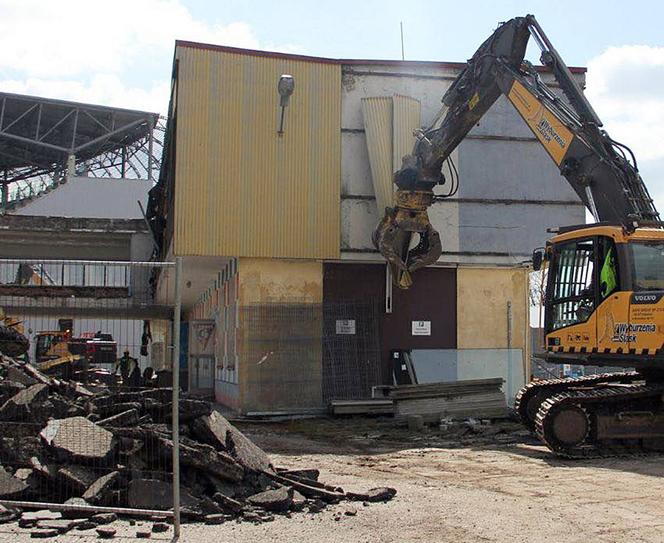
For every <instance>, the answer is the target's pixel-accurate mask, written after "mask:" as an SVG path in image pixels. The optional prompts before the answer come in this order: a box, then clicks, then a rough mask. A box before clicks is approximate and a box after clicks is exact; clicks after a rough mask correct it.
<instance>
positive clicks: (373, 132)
mask: <svg viewBox="0 0 664 543" xmlns="http://www.w3.org/2000/svg"><path fill="white" fill-rule="evenodd" d="M362 118H363V120H364V130H365V133H366V138H367V150H368V153H369V163H370V165H371V177H372V180H373V187H374V194H375V195H376V205H377V207H378V214H379V216H381V217H382V215H383V210H384V209H385V207H387V206H392V205H393V201H392V200H393V194H394V183H393V182H392V178H393V174H394V172H395V171H397V170H398V169H399V168H400V167H401V159H402V158H403V156H404V155H406V154H409V153H410V152H411V151H412V150H413V145H414V143H415V137H414V136H413V130H415V129H419V128H420V127H421V126H420V102H419V100H415V99H414V98H410V97H408V96H401V95H398V94H397V95H395V96H376V97H369V98H362Z"/></svg>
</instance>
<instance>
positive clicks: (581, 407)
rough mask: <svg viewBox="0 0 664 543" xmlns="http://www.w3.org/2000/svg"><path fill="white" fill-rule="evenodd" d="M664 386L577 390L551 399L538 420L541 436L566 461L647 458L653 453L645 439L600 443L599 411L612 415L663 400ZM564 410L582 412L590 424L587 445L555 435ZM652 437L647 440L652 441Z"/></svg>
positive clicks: (585, 442) (539, 414)
mask: <svg viewBox="0 0 664 543" xmlns="http://www.w3.org/2000/svg"><path fill="white" fill-rule="evenodd" d="M662 394H664V383H658V384H653V385H631V386H627V387H625V386H621V387H611V386H608V387H605V388H597V389H581V388H580V389H576V390H567V391H565V392H562V393H559V394H556V395H555V396H552V397H549V398H547V399H546V400H544V402H542V405H541V407H540V409H539V411H538V413H537V416H536V418H535V430H536V433H537V436H538V437H539V438H540V439H541V440H542V442H544V443H545V444H546V445H547V447H549V449H551V451H553V452H554V453H555V454H556V455H558V456H562V457H565V458H595V457H607V456H623V455H632V454H646V453H650V452H652V449H647V448H644V446H643V441H642V439H628V440H610V441H606V442H604V441H598V440H597V439H596V435H595V428H594V424H595V414H596V412H597V411H598V410H600V409H601V410H604V411H607V410H608V411H611V407H615V406H618V405H624V404H626V403H631V404H632V405H634V404H635V402H636V403H638V402H647V401H649V400H652V399H656V398H661V396H662ZM562 409H570V410H576V411H577V412H579V411H582V412H583V413H585V414H586V417H587V420H588V425H589V426H588V432H587V436H586V438H585V439H584V440H583V442H581V443H579V444H576V445H573V446H570V445H566V444H565V443H563V442H561V441H560V440H559V439H557V438H556V435H555V432H554V430H555V429H554V421H555V415H556V414H557V413H559V412H560V411H561V410H562ZM648 437H649V436H643V438H648Z"/></svg>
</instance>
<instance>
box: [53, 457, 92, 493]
mask: <svg viewBox="0 0 664 543" xmlns="http://www.w3.org/2000/svg"><path fill="white" fill-rule="evenodd" d="M58 479H59V480H60V481H61V482H62V484H63V485H64V488H65V489H67V491H68V493H69V494H71V493H74V494H78V495H82V494H83V493H84V492H85V491H86V490H87V489H88V488H89V487H90V486H91V485H92V483H94V482H95V481H96V480H97V479H98V476H97V474H96V473H95V472H94V470H93V469H91V468H88V467H85V466H79V465H77V464H71V465H67V466H63V467H61V468H60V469H59V470H58Z"/></svg>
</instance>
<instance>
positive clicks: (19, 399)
mask: <svg viewBox="0 0 664 543" xmlns="http://www.w3.org/2000/svg"><path fill="white" fill-rule="evenodd" d="M47 396H48V387H47V386H46V385H44V384H41V383H38V384H36V385H32V386H29V387H28V388H26V389H24V390H21V391H19V392H17V393H16V394H15V395H14V396H12V397H11V398H9V400H7V401H6V402H5V403H4V404H3V405H2V407H0V420H4V421H15V422H41V421H42V420H46V418H47V417H48V414H47V413H45V410H44V409H43V407H42V403H43V402H44V401H45V400H46V398H47Z"/></svg>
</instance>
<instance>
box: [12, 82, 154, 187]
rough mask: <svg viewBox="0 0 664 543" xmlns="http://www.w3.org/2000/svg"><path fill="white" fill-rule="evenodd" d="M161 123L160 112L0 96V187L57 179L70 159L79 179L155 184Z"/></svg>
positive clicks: (21, 96) (22, 96)
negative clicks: (157, 135) (156, 136)
mask: <svg viewBox="0 0 664 543" xmlns="http://www.w3.org/2000/svg"><path fill="white" fill-rule="evenodd" d="M159 121H160V119H159V115H158V114H157V113H148V112H144V111H133V110H128V109H118V108H111V107H104V106H98V105H92V104H82V103H78V102H68V101H64V100H53V99H48V98H39V97H34V96H24V95H19V94H10V93H4V92H0V185H9V184H11V183H17V182H20V181H27V180H30V179H34V178H36V177H39V176H48V177H49V178H51V179H57V178H58V176H59V175H62V174H64V172H65V170H66V168H67V161H68V158H69V157H70V156H75V161H76V171H77V173H79V174H85V175H89V176H92V177H122V178H125V177H129V178H143V179H151V178H152V172H153V171H154V170H155V168H156V169H158V168H159V159H160V152H161V141H155V139H154V137H153V133H154V131H155V129H157V128H158V127H159V125H160V122H159ZM155 144H156V145H155Z"/></svg>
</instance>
